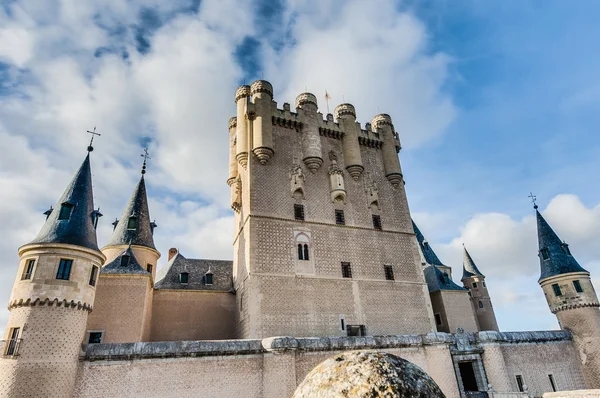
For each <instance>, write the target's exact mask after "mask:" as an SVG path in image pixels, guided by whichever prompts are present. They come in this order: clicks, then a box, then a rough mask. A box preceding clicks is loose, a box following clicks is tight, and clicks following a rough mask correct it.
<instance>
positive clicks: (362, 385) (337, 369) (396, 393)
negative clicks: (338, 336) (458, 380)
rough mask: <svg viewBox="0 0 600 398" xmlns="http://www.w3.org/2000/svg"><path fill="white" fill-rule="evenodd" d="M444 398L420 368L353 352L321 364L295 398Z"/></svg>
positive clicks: (375, 353) (384, 355)
mask: <svg viewBox="0 0 600 398" xmlns="http://www.w3.org/2000/svg"><path fill="white" fill-rule="evenodd" d="M317 397H319V398H334V397H336V398H337V397H349V398H354V397H357V398H358V397H361V398H362V397H364V398H367V397H368V398H374V397H386V398H392V397H394V398H396V397H413V398H444V394H443V393H442V390H440V388H439V387H438V385H437V384H435V382H434V381H433V379H432V378H431V377H429V375H428V374H427V373H425V372H424V371H423V370H421V368H419V367H418V366H417V365H415V364H413V363H411V362H409V361H406V360H404V359H402V358H399V357H397V356H395V355H392V354H388V353H385V352H379V351H350V352H344V353H341V354H338V355H335V356H333V357H331V358H329V359H326V360H325V361H323V362H321V363H320V364H319V365H318V366H317V367H316V368H314V369H313V370H312V371H311V372H310V373H309V374H308V375H307V376H306V377H305V378H304V380H303V381H302V383H300V385H299V386H298V388H297V389H296V392H295V393H294V395H293V398H317Z"/></svg>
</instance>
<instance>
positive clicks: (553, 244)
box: [535, 208, 587, 280]
mask: <svg viewBox="0 0 600 398" xmlns="http://www.w3.org/2000/svg"><path fill="white" fill-rule="evenodd" d="M535 216H536V218H537V230H538V245H539V257H540V268H541V275H540V279H539V280H542V279H546V278H550V277H552V276H557V275H561V274H568V273H571V272H587V271H586V270H585V269H583V267H581V265H579V263H578V262H577V260H575V257H573V256H572V255H571V251H570V250H569V245H568V244H567V243H566V242H564V241H561V240H560V238H559V237H558V236H557V235H556V233H555V232H554V230H553V229H552V227H550V225H548V223H547V222H546V220H545V219H544V217H542V215H541V214H540V212H539V211H538V210H537V208H536V209H535Z"/></svg>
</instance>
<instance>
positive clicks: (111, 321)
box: [0, 80, 600, 397]
mask: <svg viewBox="0 0 600 398" xmlns="http://www.w3.org/2000/svg"><path fill="white" fill-rule="evenodd" d="M235 104H236V110H237V114H236V116H235V117H233V118H231V119H230V120H229V137H230V140H229V176H228V179H227V184H228V185H229V186H230V188H231V197H230V205H231V208H232V209H233V210H234V215H235V233H234V236H233V239H232V241H233V262H231V261H217V260H202V259H189V258H186V257H184V254H182V253H179V251H178V250H177V249H171V250H169V253H168V258H167V260H166V264H165V265H163V266H162V267H161V269H160V270H159V269H158V260H159V258H160V256H161V254H160V253H159V252H158V251H157V250H156V247H155V244H154V238H153V233H154V229H155V228H156V227H157V224H156V223H155V222H154V221H152V219H151V218H150V211H149V207H148V200H147V193H146V185H145V180H144V178H145V175H144V173H145V163H144V168H143V170H142V176H141V178H140V180H139V183H138V184H137V186H136V187H135V188H134V190H133V194H132V196H131V199H130V200H129V202H128V203H127V204H126V206H125V209H124V210H123V213H122V214H121V217H120V218H119V219H118V220H116V221H115V222H114V223H113V225H114V231H113V233H112V237H111V238H110V240H109V241H108V242H107V243H106V245H105V246H104V247H102V248H100V247H99V246H98V243H97V239H96V226H97V224H98V220H99V218H100V217H101V216H102V214H100V212H99V211H98V210H96V209H95V207H94V203H93V192H92V179H91V178H92V177H91V151H92V150H93V148H92V147H91V146H90V147H88V155H87V156H86V158H85V160H84V161H83V163H82V165H81V167H80V168H79V170H78V171H77V172H76V174H75V176H74V178H73V180H72V181H71V183H70V184H69V185H68V187H67V188H66V190H65V191H64V193H63V195H62V196H61V197H60V199H59V200H58V203H57V205H56V206H55V207H54V208H51V209H49V210H48V211H47V212H46V213H44V214H45V215H46V221H45V224H44V226H43V227H42V229H41V230H40V232H39V234H38V235H37V237H35V238H34V239H33V240H32V241H31V242H29V243H27V244H25V245H23V246H22V247H20V248H19V256H20V263H19V265H18V269H17V272H16V279H15V283H14V285H13V290H12V293H11V297H10V300H9V302H8V308H9V310H10V318H9V321H8V324H7V326H6V331H5V335H4V339H3V341H2V343H3V344H2V346H1V347H0V349H1V350H2V357H1V358H0V394H1V395H2V396H10V397H25V396H27V397H33V396H36V397H37V396H39V397H72V396H75V397H127V396H131V397H133V396H140V395H144V396H149V397H150V396H151V397H163V396H207V397H208V396H210V397H217V396H218V397H236V396H244V397H285V396H290V395H291V394H292V393H293V391H294V389H295V388H296V386H297V385H298V384H299V383H300V382H301V381H302V379H303V378H304V376H305V375H306V374H307V373H308V372H309V371H310V370H311V369H312V368H314V367H315V366H316V365H317V364H318V363H319V362H321V361H322V360H323V359H325V358H326V357H328V356H330V355H332V354H333V353H336V352H340V351H344V350H350V349H356V348H376V349H381V350H385V351H388V352H390V353H394V354H396V355H398V356H401V357H403V358H405V359H407V360H409V361H411V362H414V363H415V364H417V365H419V366H420V367H421V368H422V369H423V370H425V371H426V372H427V373H428V374H429V375H430V376H431V377H432V378H433V379H434V380H435V381H436V383H438V385H439V386H440V388H441V389H442V391H443V392H444V393H445V394H446V396H447V397H465V396H467V394H470V395H473V394H477V392H479V393H480V394H487V391H488V390H489V389H490V386H492V387H493V389H494V390H495V391H497V392H505V393H508V392H522V393H523V396H527V394H528V393H530V394H532V395H536V394H537V395H539V394H541V393H543V392H549V391H559V390H575V389H585V388H600V310H599V306H600V304H599V302H598V299H597V296H596V293H595V291H594V288H593V286H592V284H591V281H590V275H589V273H588V272H587V271H586V270H584V269H583V268H582V267H581V266H580V265H579V264H578V263H577V261H576V260H575V258H574V257H573V256H572V254H571V253H570V250H569V247H568V245H567V244H566V243H564V242H563V241H561V240H560V239H559V238H558V236H557V235H556V234H555V232H554V231H553V230H552V228H551V227H550V226H549V225H548V223H547V222H546V221H545V220H544V218H543V216H542V215H541V214H540V213H539V212H538V211H537V207H536V210H535V212H536V217H537V225H538V239H539V256H540V265H541V277H540V280H539V283H540V286H541V287H542V290H543V292H544V294H545V296H546V299H547V301H548V305H549V307H550V310H551V311H552V312H553V313H554V314H556V316H557V317H558V320H559V323H560V325H561V328H562V329H563V330H560V331H545V332H512V333H501V332H499V330H498V324H497V322H496V317H495V315H494V309H493V306H492V301H491V299H490V296H489V294H488V290H487V286H486V280H485V277H484V275H483V273H482V272H481V271H480V270H479V268H478V267H477V265H476V264H475V262H474V261H473V259H472V257H471V256H470V254H469V253H468V252H467V250H466V249H465V250H464V264H463V275H462V278H461V282H462V285H463V286H459V285H458V284H456V283H455V282H454V281H453V276H452V270H451V268H450V267H449V266H447V265H444V264H443V263H442V262H441V261H440V259H439V258H438V257H437V255H436V254H435V252H434V251H433V249H432V248H431V246H430V245H429V243H428V242H427V240H426V239H425V237H424V236H423V234H422V233H421V231H420V230H419V229H418V227H417V226H416V225H415V224H414V223H413V221H412V220H411V216H410V212H409V209H408V203H407V198H406V192H405V186H404V179H403V174H402V169H401V167H400V162H399V158H398V152H399V151H400V149H401V145H400V141H399V136H398V133H397V132H396V131H395V129H394V125H393V123H392V120H391V118H390V116H388V115H386V114H380V115H376V116H375V117H374V118H373V119H372V121H371V123H366V124H365V125H364V127H363V126H361V125H360V124H359V123H357V121H356V113H355V109H354V107H353V106H352V105H351V104H341V105H338V106H337V107H336V108H335V111H334V114H327V115H326V116H325V118H324V117H323V114H322V113H320V112H319V111H318V105H317V99H316V97H315V96H314V95H313V94H310V93H303V94H300V95H299V96H298V97H297V98H296V104H295V111H294V112H292V111H291V107H290V104H288V103H285V104H283V106H282V108H279V107H278V106H277V103H276V102H275V101H274V100H273V88H272V86H271V84H270V83H269V82H267V81H264V80H259V81H256V82H254V83H253V84H252V85H251V86H246V85H244V86H241V87H239V88H238V89H237V91H236V93H235ZM482 269H483V268H482ZM157 271H158V272H157ZM492 283H493V282H492ZM282 336H283V337H282ZM481 396H483V395H481Z"/></svg>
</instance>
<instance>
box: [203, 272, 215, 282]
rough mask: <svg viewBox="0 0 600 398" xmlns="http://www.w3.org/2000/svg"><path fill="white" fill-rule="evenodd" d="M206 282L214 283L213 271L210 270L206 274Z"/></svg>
mask: <svg viewBox="0 0 600 398" xmlns="http://www.w3.org/2000/svg"><path fill="white" fill-rule="evenodd" d="M204 283H205V284H207V285H212V284H213V273H212V272H210V271H208V272H207V273H206V275H204Z"/></svg>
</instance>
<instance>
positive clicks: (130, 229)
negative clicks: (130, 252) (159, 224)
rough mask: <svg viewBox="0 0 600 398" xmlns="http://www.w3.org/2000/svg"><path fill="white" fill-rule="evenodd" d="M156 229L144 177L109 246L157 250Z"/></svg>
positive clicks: (116, 227) (118, 223)
mask: <svg viewBox="0 0 600 398" xmlns="http://www.w3.org/2000/svg"><path fill="white" fill-rule="evenodd" d="M155 227H156V224H155V223H154V222H151V221H150V212H149V210H148V197H147V196H146V182H145V181H144V176H143V175H142V177H141V178H140V181H139V182H138V184H137V185H136V187H135V189H134V191H133V194H132V195H131V198H130V199H129V202H128V203H127V206H126V207H125V210H124V211H123V214H121V218H120V219H119V221H118V222H116V225H115V229H114V231H113V234H112V236H111V238H110V240H109V242H108V244H107V246H119V245H127V244H132V245H136V246H145V247H149V248H151V249H155V250H156V247H155V246H154V238H153V236H152V235H153V233H154V228H155Z"/></svg>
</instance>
